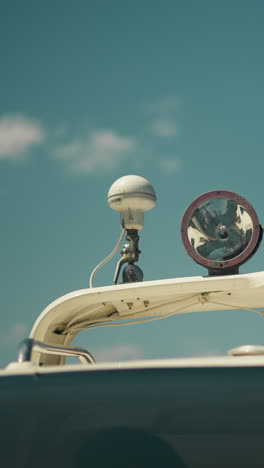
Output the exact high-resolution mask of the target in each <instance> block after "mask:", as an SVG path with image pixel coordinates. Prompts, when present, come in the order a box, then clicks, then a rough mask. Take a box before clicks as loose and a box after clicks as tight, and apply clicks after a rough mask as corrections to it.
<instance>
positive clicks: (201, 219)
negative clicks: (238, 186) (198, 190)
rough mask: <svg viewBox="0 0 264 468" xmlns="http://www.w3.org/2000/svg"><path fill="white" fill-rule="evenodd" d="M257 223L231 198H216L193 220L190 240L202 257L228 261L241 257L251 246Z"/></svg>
mask: <svg viewBox="0 0 264 468" xmlns="http://www.w3.org/2000/svg"><path fill="white" fill-rule="evenodd" d="M252 233H253V223H252V219H251V217H250V215H249V213H248V212H247V211H246V209H245V208H244V207H243V206H241V205H239V204H238V203H236V201H235V200H232V199H229V198H224V197H222V198H219V197H218V198H212V199H210V200H207V201H205V202H204V203H202V204H201V205H199V206H198V207H197V208H196V210H195V211H194V212H193V215H192V216H191V218H190V220H189V224H188V228H187V236H188V239H189V242H190V245H191V246H192V248H193V249H194V250H195V251H196V252H197V254H198V255H200V256H201V257H204V258H205V259H208V260H213V261H216V262H217V261H219V262H221V261H225V260H229V259H232V258H234V257H237V256H238V255H239V254H240V253H241V252H243V251H244V250H245V249H246V247H247V246H248V244H249V242H250V240H251V238H252Z"/></svg>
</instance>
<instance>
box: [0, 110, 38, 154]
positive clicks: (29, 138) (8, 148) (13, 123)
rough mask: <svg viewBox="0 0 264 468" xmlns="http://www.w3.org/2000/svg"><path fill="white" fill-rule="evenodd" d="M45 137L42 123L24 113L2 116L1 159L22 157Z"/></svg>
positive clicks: (0, 120) (0, 119) (0, 134)
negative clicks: (23, 114)
mask: <svg viewBox="0 0 264 468" xmlns="http://www.w3.org/2000/svg"><path fill="white" fill-rule="evenodd" d="M44 139H45V133H44V129H43V127H42V125H41V124H40V123H39V122H37V121H36V120H33V119H29V118H27V117H25V116H22V115H15V116H2V117H1V118H0V159H21V158H23V157H24V156H25V153H26V152H28V151H29V149H30V148H31V147H32V146H33V145H36V144H38V143H41V142H42V141H43V140H44Z"/></svg>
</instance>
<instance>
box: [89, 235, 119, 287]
mask: <svg viewBox="0 0 264 468" xmlns="http://www.w3.org/2000/svg"><path fill="white" fill-rule="evenodd" d="M125 232H126V230H125V229H122V232H121V236H120V237H119V240H118V242H117V244H116V246H115V248H114V250H113V251H112V252H111V253H110V254H109V255H108V256H107V257H106V258H105V259H104V260H103V261H102V262H100V263H99V265H97V266H96V267H95V268H94V270H93V271H92V273H91V276H90V280H89V286H90V288H93V279H94V275H95V273H96V272H97V271H98V270H99V269H100V268H101V267H102V266H103V265H105V263H107V262H108V261H109V260H110V259H111V258H112V257H113V256H114V255H115V254H116V252H117V251H118V249H119V247H120V245H121V243H122V240H123V238H124V235H125Z"/></svg>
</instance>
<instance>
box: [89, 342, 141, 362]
mask: <svg viewBox="0 0 264 468" xmlns="http://www.w3.org/2000/svg"><path fill="white" fill-rule="evenodd" d="M93 355H94V357H95V359H96V362H110V361H111V362H112V361H131V360H136V359H142V358H143V357H144V353H143V350H142V348H140V347H139V346H137V345H134V344H119V345H116V346H110V347H102V348H98V349H95V350H94V351H93Z"/></svg>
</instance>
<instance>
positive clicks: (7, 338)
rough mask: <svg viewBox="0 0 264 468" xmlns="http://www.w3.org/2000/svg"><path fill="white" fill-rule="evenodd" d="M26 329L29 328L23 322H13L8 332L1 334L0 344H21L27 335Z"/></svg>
mask: <svg viewBox="0 0 264 468" xmlns="http://www.w3.org/2000/svg"><path fill="white" fill-rule="evenodd" d="M26 331H27V328H26V326H25V325H24V324H23V323H20V322H15V323H13V325H11V327H10V330H9V331H8V332H7V333H5V334H3V335H0V345H12V344H19V342H20V341H21V340H22V339H23V338H25V337H26Z"/></svg>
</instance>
